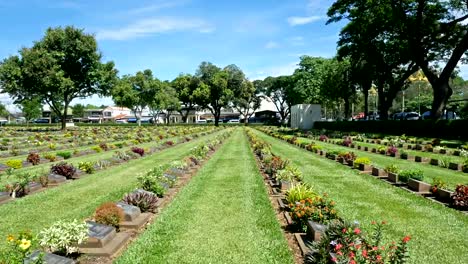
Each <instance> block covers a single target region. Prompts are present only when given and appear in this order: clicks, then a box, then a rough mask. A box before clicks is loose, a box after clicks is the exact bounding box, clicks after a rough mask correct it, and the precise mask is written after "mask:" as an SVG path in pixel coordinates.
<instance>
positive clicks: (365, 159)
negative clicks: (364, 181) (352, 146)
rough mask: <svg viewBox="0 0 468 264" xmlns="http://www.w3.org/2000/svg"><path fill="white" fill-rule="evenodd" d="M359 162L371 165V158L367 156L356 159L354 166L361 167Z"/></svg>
mask: <svg viewBox="0 0 468 264" xmlns="http://www.w3.org/2000/svg"><path fill="white" fill-rule="evenodd" d="M359 164H364V165H370V164H371V160H370V159H369V158H367V157H360V158H357V159H355V160H354V167H355V168H359Z"/></svg>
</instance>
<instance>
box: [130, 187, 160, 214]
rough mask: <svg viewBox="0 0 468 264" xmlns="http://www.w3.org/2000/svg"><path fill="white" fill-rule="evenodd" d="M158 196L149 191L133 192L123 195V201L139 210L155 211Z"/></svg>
mask: <svg viewBox="0 0 468 264" xmlns="http://www.w3.org/2000/svg"><path fill="white" fill-rule="evenodd" d="M158 200H159V198H158V196H157V195H156V194H153V193H150V192H133V193H129V194H127V195H125V197H124V198H123V202H124V203H126V204H130V205H133V206H137V207H139V208H140V210H141V212H155V211H156V208H157V206H156V204H157V203H158Z"/></svg>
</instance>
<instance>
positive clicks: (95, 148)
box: [91, 146, 102, 153]
mask: <svg viewBox="0 0 468 264" xmlns="http://www.w3.org/2000/svg"><path fill="white" fill-rule="evenodd" d="M91 149H92V150H94V151H95V152H96V153H101V152H102V148H101V147H100V146H94V147H92V148H91Z"/></svg>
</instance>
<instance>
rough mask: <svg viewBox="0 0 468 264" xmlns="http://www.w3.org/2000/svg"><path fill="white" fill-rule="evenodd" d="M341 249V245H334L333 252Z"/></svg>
mask: <svg viewBox="0 0 468 264" xmlns="http://www.w3.org/2000/svg"><path fill="white" fill-rule="evenodd" d="M342 247H343V245H341V244H336V246H335V250H336V251H338V250H340V249H341V248H342Z"/></svg>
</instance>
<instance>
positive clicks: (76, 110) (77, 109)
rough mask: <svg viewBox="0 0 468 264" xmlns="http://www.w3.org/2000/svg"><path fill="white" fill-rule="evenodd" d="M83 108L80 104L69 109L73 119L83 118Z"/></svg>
mask: <svg viewBox="0 0 468 264" xmlns="http://www.w3.org/2000/svg"><path fill="white" fill-rule="evenodd" d="M85 108H86V107H85V106H84V105H82V104H75V105H73V106H72V107H71V109H72V111H73V116H75V117H84V113H85Z"/></svg>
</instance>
